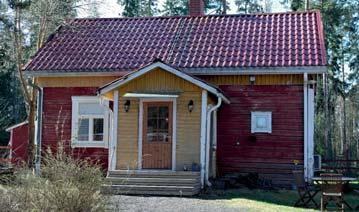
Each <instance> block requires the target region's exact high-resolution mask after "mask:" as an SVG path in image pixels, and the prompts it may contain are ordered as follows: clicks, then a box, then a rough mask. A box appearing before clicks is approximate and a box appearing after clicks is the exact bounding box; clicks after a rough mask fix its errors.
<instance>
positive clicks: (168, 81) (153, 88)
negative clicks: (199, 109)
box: [98, 61, 229, 103]
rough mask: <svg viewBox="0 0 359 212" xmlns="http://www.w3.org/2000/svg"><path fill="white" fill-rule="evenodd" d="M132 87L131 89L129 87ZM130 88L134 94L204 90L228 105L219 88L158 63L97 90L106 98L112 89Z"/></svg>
mask: <svg viewBox="0 0 359 212" xmlns="http://www.w3.org/2000/svg"><path fill="white" fill-rule="evenodd" d="M131 85H132V87H131ZM123 87H130V88H131V89H132V90H137V91H135V92H142V91H144V92H149V93H151V92H161V93H166V92H182V91H184V90H185V91H195V90H197V91H198V90H201V89H202V90H206V91H208V92H209V93H212V94H213V95H215V96H217V97H219V98H221V99H222V100H224V101H225V102H226V103H229V100H228V98H227V97H225V96H224V95H223V93H222V92H221V91H220V89H219V88H217V87H215V86H214V85H210V84H208V83H206V82H204V81H202V80H200V79H197V78H195V77H193V76H191V75H188V74H186V73H184V72H181V71H179V70H177V69H175V68H173V67H171V66H168V65H166V64H164V63H162V62H160V61H157V62H156V61H155V62H154V63H152V64H150V65H147V66H144V67H143V68H141V69H139V70H137V71H133V72H131V73H130V74H128V75H126V76H123V77H121V78H120V79H118V80H115V81H113V82H111V83H109V84H107V85H104V86H102V87H101V88H99V90H98V93H99V94H100V95H104V96H107V95H108V93H110V92H111V91H112V90H114V89H121V88H123Z"/></svg>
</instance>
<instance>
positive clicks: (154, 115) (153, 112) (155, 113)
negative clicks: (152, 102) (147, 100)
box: [147, 106, 158, 118]
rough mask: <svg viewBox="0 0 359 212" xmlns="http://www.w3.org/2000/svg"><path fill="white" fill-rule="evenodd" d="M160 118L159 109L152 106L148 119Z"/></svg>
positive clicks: (148, 110)
mask: <svg viewBox="0 0 359 212" xmlns="http://www.w3.org/2000/svg"><path fill="white" fill-rule="evenodd" d="M157 116H158V107H156V106H151V107H148V109H147V117H148V118H157Z"/></svg>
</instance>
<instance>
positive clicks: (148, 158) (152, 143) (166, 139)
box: [142, 102, 172, 169]
mask: <svg viewBox="0 0 359 212" xmlns="http://www.w3.org/2000/svg"><path fill="white" fill-rule="evenodd" d="M142 134H143V138H142V168H144V169H171V167H172V102H145V103H143V133H142Z"/></svg>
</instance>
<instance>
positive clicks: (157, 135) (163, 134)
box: [146, 105, 170, 142]
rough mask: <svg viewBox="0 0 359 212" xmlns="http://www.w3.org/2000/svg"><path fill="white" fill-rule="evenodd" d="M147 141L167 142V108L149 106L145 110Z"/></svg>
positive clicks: (163, 106)
mask: <svg viewBox="0 0 359 212" xmlns="http://www.w3.org/2000/svg"><path fill="white" fill-rule="evenodd" d="M146 109H147V126H146V129H147V132H146V136H147V141H148V142H169V121H170V120H169V119H170V116H169V106H168V105H159V106H157V105H151V106H150V105H149V106H148V107H147V108H146Z"/></svg>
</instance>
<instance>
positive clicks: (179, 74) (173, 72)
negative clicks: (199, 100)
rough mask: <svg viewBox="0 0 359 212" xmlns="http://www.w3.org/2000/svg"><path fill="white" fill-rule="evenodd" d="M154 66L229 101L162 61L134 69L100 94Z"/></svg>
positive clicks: (146, 71)
mask: <svg viewBox="0 0 359 212" xmlns="http://www.w3.org/2000/svg"><path fill="white" fill-rule="evenodd" d="M155 68H161V69H163V70H165V71H168V72H170V73H172V74H174V75H176V76H178V77H180V78H182V79H184V80H186V81H188V82H191V83H193V84H195V85H197V86H198V87H200V88H202V89H205V90H207V91H209V92H211V93H213V94H214V95H216V96H218V97H220V98H222V99H223V100H224V102H226V103H230V101H229V100H228V99H227V97H225V96H224V95H223V94H222V93H220V92H219V91H218V90H217V89H216V88H214V87H212V86H210V85H208V84H206V83H204V82H202V81H201V80H198V79H196V78H193V77H192V76H190V75H188V74H186V73H184V72H181V71H179V70H177V69H175V68H172V67H171V66H168V65H166V64H164V63H162V62H155V63H152V64H151V65H148V66H146V67H144V68H142V69H140V70H138V71H135V72H133V73H131V74H129V75H127V76H125V77H124V78H123V79H120V80H118V81H116V82H114V83H112V84H110V85H108V86H107V87H104V88H102V89H101V90H100V94H105V93H107V92H109V91H111V90H113V89H115V88H117V87H119V86H122V85H124V84H126V83H128V82H129V81H131V80H133V79H135V78H137V77H139V76H142V75H143V74H146V73H148V72H150V71H152V70H153V69H155Z"/></svg>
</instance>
